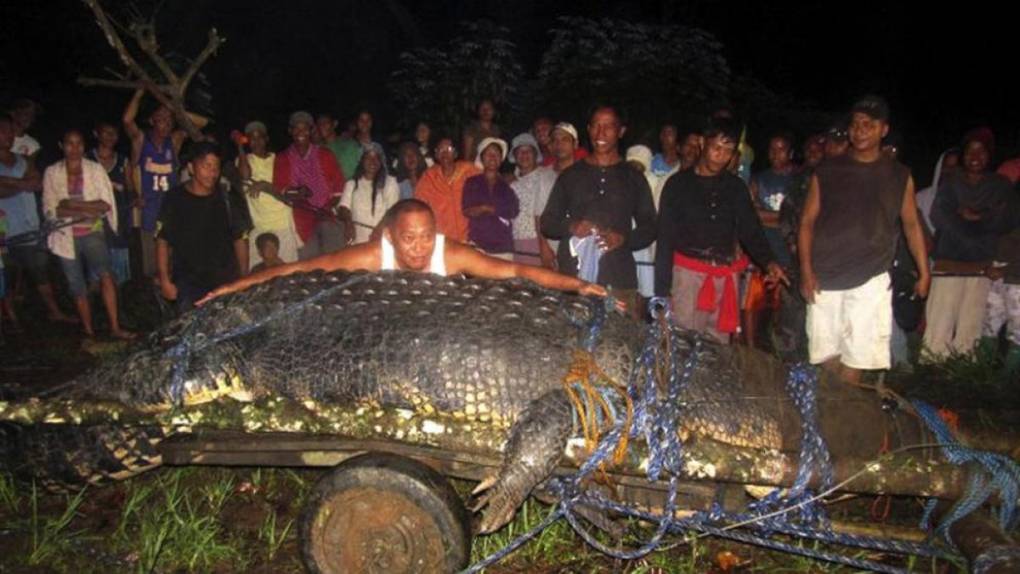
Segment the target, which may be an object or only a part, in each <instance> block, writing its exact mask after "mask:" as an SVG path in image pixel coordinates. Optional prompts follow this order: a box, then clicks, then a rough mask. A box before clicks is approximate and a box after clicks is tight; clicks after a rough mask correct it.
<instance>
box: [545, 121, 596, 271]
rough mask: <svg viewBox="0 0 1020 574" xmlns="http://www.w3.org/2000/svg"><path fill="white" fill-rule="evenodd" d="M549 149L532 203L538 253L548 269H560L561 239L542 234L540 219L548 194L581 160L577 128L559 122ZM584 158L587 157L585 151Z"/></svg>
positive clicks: (553, 131) (551, 135) (550, 136)
mask: <svg viewBox="0 0 1020 574" xmlns="http://www.w3.org/2000/svg"><path fill="white" fill-rule="evenodd" d="M549 142H550V143H549V150H550V152H551V154H550V155H549V156H548V157H546V158H545V161H543V162H542V163H543V166H542V170H543V179H544V180H545V181H544V184H543V185H542V186H540V187H539V192H538V195H536V196H535V201H534V202H533V203H532V205H531V215H532V217H533V218H534V220H535V235H536V237H537V239H538V254H539V259H541V260H542V266H543V267H545V268H546V269H557V268H558V267H557V266H558V263H557V261H556V251H557V250H558V249H559V245H560V242H559V241H557V240H555V239H550V238H548V237H546V236H545V235H544V234H543V233H542V226H541V223H540V222H539V220H540V219H541V217H542V212H543V211H545V206H546V204H547V203H548V202H549V194H550V193H552V188H553V185H554V184H555V183H556V179H557V178H558V177H559V175H560V174H561V173H563V170H565V169H567V168H568V167H570V166H572V165H574V162H576V161H578V154H577V152H578V149H579V148H578V145H579V144H578V139H577V128H575V127H574V125H573V124H571V123H568V122H560V123H558V124H556V125H555V126H553V129H552V132H550V134H549ZM582 157H587V154H585V155H584V156H582Z"/></svg>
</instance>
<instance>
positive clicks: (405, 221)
mask: <svg viewBox="0 0 1020 574" xmlns="http://www.w3.org/2000/svg"><path fill="white" fill-rule="evenodd" d="M382 225H383V226H384V228H383V232H382V234H381V236H380V238H379V239H377V240H375V241H369V242H368V243H359V244H357V245H354V246H352V247H348V248H346V249H341V250H340V251H336V252H333V253H327V254H325V255H320V256H319V257H316V258H314V259H309V260H307V261H299V262H297V263H291V264H288V265H280V266H278V267H272V268H270V269H266V270H264V271H260V272H258V273H253V274H251V275H249V276H247V277H244V278H243V279H241V280H239V281H235V282H233V283H231V284H229V285H225V286H223V287H220V288H219V289H216V290H215V291H213V292H212V293H210V294H209V295H208V296H207V297H205V298H204V299H203V300H202V301H199V305H202V304H204V303H205V302H206V301H209V300H210V299H213V298H214V297H219V296H220V295H225V294H227V293H233V292H235V291H240V290H242V289H247V288H248V287H251V286H252V285H256V284H258V283H262V282H264V281H268V280H270V279H272V278H274V277H280V276H282V275H289V274H291V273H298V272H310V271H317V270H322V271H327V272H329V271H338V270H348V271H354V270H359V269H361V270H366V271H413V272H416V273H435V274H437V275H455V274H458V273H463V274H465V275H470V276H473V277H481V278H485V279H512V278H514V277H520V278H523V279H528V280H530V281H534V282H535V283H537V284H539V285H541V286H542V287H545V288H547V289H556V290H558V291H574V292H577V293H579V294H581V295H596V296H599V297H605V296H606V295H607V293H606V290H605V288H604V287H602V286H600V285H595V284H592V283H588V282H585V281H582V280H580V279H578V278H576V277H570V276H567V275H563V274H560V273H557V272H555V271H551V270H549V269H545V268H542V267H535V266H531V265H524V264H520V263H513V262H510V261H504V260H502V259H497V258H495V257H490V256H488V255H486V254H484V253H482V252H481V251H478V250H477V249H474V248H473V247H469V246H467V245H464V244H463V243H459V242H457V241H454V240H452V239H447V238H446V237H444V236H443V235H442V234H440V233H436V219H435V216H434V215H433V214H432V209H431V208H430V207H429V206H428V204H427V203H425V202H423V201H421V200H419V199H404V200H401V201H398V202H397V203H396V204H395V205H394V206H393V207H391V208H390V209H389V211H387V212H386V216H385V217H384V218H383V224H382Z"/></svg>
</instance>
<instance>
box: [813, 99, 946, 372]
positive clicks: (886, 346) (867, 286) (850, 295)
mask: <svg viewBox="0 0 1020 574" xmlns="http://www.w3.org/2000/svg"><path fill="white" fill-rule="evenodd" d="M888 131H889V107H888V105H887V104H886V103H885V101H884V100H882V99H881V98H878V97H876V96H867V97H865V98H863V99H861V100H860V101H858V102H857V103H856V104H855V105H854V106H853V108H852V109H851V122H850V130H849V133H850V151H849V153H847V155H845V156H840V157H835V158H830V159H826V160H825V161H824V162H822V164H821V165H819V166H818V169H817V170H816V171H815V175H814V176H813V177H812V179H811V183H810V187H809V189H808V196H807V200H806V201H805V204H804V213H803V216H802V217H801V224H800V234H799V237H798V244H797V251H798V256H799V257H800V268H801V277H800V289H801V295H802V296H803V297H804V299H805V300H806V301H807V303H808V308H807V334H808V354H809V358H810V361H811V363H813V364H822V365H824V367H825V369H826V370H828V371H830V372H833V373H834V374H835V375H836V376H839V377H841V378H843V379H844V380H846V381H848V382H851V383H858V382H860V378H861V371H862V370H865V369H888V368H889V366H890V362H891V361H890V338H891V336H892V321H893V310H892V291H891V290H890V277H889V268H890V266H891V265H892V262H893V258H894V256H895V254H896V243H897V237H898V235H899V231H900V224H901V223H902V229H903V233H904V235H905V236H906V239H907V245H908V246H909V248H910V254H911V256H912V257H913V259H914V261H915V263H916V264H917V269H918V277H917V281H916V283H915V284H914V288H913V291H914V293H915V294H916V295H917V296H918V297H921V298H924V297H925V296H927V295H928V286H929V284H930V281H931V279H930V274H929V272H928V253H927V249H926V248H925V243H924V231H923V227H922V224H921V220H920V215H919V214H918V211H917V205H916V203H915V202H914V181H913V179H912V178H911V176H910V170H908V169H907V168H906V166H904V165H902V164H900V163H899V162H897V161H895V160H892V159H890V158H888V157H887V156H885V155H884V154H883V153H882V138H883V137H884V136H885V135H886V134H887V133H888ZM816 230H817V232H816Z"/></svg>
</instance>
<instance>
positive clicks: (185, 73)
mask: <svg viewBox="0 0 1020 574" xmlns="http://www.w3.org/2000/svg"><path fill="white" fill-rule="evenodd" d="M82 1H83V2H84V3H85V5H86V6H88V7H89V9H91V10H92V13H93V15H94V16H95V18H96V23H97V24H98V25H99V28H100V29H101V30H102V31H103V34H104V35H105V36H106V41H107V42H109V44H110V46H111V47H112V48H113V49H114V50H115V51H116V52H117V56H118V58H119V59H120V61H121V63H122V64H123V65H124V67H125V68H126V70H125V71H123V72H116V71H113V70H109V69H108V71H109V72H110V74H111V75H112V76H113V78H91V77H80V78H78V83H80V84H82V85H83V86H105V87H110V88H121V89H130V90H137V89H145V90H147V91H148V92H149V93H150V94H152V96H153V97H154V98H156V99H157V100H158V101H159V102H160V103H161V104H163V105H165V106H166V107H167V108H169V109H170V111H171V112H173V114H174V116H175V117H176V118H177V122H178V124H179V125H180V126H181V127H182V128H183V129H185V130H186V131H187V132H188V135H189V136H190V137H191V138H192V139H195V140H197V139H199V138H201V135H202V134H201V132H200V131H199V129H198V128H197V127H196V126H195V124H194V123H193V122H192V121H191V117H190V116H188V113H187V108H186V107H185V99H186V96H187V93H188V87H189V86H190V85H191V84H192V81H193V80H194V79H195V78H196V76H197V75H198V73H199V69H200V68H201V67H202V64H204V63H205V62H206V60H208V59H209V58H210V57H211V56H212V55H213V54H215V53H216V50H217V49H218V48H219V47H220V46H221V45H222V44H223V42H224V39H223V38H221V37H220V36H219V34H217V33H216V29H215V28H213V29H211V30H209V36H208V40H207V42H206V44H205V47H204V48H203V49H202V51H201V52H199V54H198V55H197V56H196V57H195V58H193V59H191V60H190V61H188V62H185V63H184V64H183V65H177V66H174V65H172V64H171V61H172V59H171V58H168V57H167V55H165V54H161V53H160V46H159V42H158V40H157V38H156V26H155V23H154V21H153V19H151V18H150V19H148V20H146V19H145V18H143V17H141V15H140V14H138V13H137V12H134V13H133V15H132V17H131V22H130V23H129V24H128V25H127V26H124V25H122V24H120V23H118V22H117V21H116V20H114V19H112V18H110V17H109V16H108V15H107V13H106V11H105V10H104V9H103V7H102V6H101V5H100V3H99V0H82ZM118 30H120V31H124V32H126V33H127V34H129V35H130V37H131V39H132V40H134V44H135V46H136V48H135V49H134V50H132V49H130V48H129V47H128V46H127V45H126V44H125V43H124V41H123V40H122V39H121V36H120V32H118Z"/></svg>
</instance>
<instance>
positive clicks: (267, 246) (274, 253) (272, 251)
mask: <svg viewBox="0 0 1020 574" xmlns="http://www.w3.org/2000/svg"><path fill="white" fill-rule="evenodd" d="M255 248H256V249H258V252H259V257H261V258H262V262H261V263H259V264H258V265H256V266H255V267H252V268H251V272H252V273H258V272H259V271H262V270H263V269H269V268H270V267H276V266H277V265H283V263H284V261H283V259H281V258H280V238H279V237H277V236H276V234H275V233H260V234H259V236H258V237H256V238H255Z"/></svg>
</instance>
